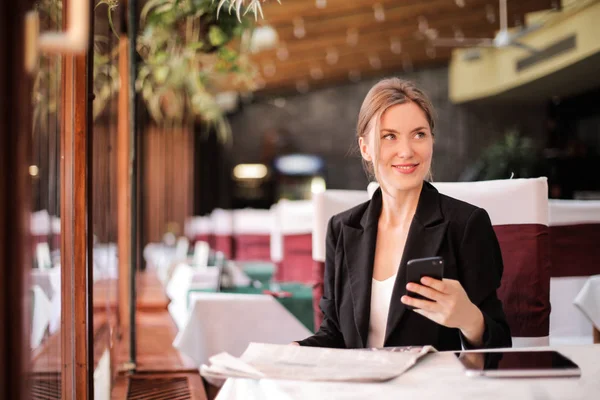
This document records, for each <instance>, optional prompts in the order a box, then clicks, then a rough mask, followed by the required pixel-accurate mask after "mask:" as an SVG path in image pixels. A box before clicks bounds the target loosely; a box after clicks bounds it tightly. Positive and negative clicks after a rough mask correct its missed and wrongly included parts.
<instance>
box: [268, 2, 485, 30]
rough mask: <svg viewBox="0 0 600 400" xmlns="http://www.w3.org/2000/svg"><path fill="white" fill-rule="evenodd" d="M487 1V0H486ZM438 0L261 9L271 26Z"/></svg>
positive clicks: (285, 5) (283, 4)
mask: <svg viewBox="0 0 600 400" xmlns="http://www.w3.org/2000/svg"><path fill="white" fill-rule="evenodd" d="M441 1H443V2H447V3H453V4H454V7H456V8H459V7H458V6H457V5H456V3H455V2H454V0H441ZM487 1H489V0H487ZM439 2H440V0H401V1H399V0H379V1H377V2H373V1H364V0H327V6H326V7H325V8H317V6H316V1H315V0H285V1H282V2H281V4H278V3H277V2H276V1H270V2H268V3H265V4H264V5H263V10H264V14H265V18H266V19H267V22H268V23H269V24H270V25H272V26H277V25H280V24H281V25H285V24H289V23H290V16H297V17H302V18H305V19H307V20H310V19H317V20H318V19H323V18H331V17H335V16H336V15H340V14H355V13H357V12H358V13H365V12H371V13H373V12H374V10H373V5H374V4H375V3H379V4H380V5H381V6H382V7H383V9H384V10H388V9H389V8H392V7H396V6H398V4H399V3H402V5H405V6H409V5H413V4H419V3H439Z"/></svg>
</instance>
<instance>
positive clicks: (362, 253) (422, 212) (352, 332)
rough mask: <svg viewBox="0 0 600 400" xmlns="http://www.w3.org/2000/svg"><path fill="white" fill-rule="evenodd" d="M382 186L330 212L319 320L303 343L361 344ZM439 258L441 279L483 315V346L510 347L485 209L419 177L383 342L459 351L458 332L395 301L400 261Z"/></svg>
mask: <svg viewBox="0 0 600 400" xmlns="http://www.w3.org/2000/svg"><path fill="white" fill-rule="evenodd" d="M381 204H382V200H381V189H378V190H377V191H376V192H375V194H374V195H373V198H372V199H371V200H370V201H367V202H366V203H363V204H360V205H358V206H356V207H354V208H351V209H350V210H347V211H345V212H343V213H341V214H338V215H335V216H333V217H332V218H331V219H330V221H329V226H328V228H327V247H326V260H325V278H324V291H323V298H322V299H321V301H320V307H321V309H322V310H323V323H322V324H321V327H320V329H319V331H318V332H317V333H315V334H314V335H313V336H310V337H309V338H307V339H304V340H302V341H299V343H300V345H303V346H319V347H337V348H364V347H365V346H366V345H367V335H368V333H369V319H370V312H371V284H372V278H373V262H374V258H375V242H376V240H377V226H378V221H379V215H380V213H381ZM433 256H441V257H443V258H444V264H445V266H444V277H445V278H449V279H456V280H458V281H460V283H461V285H462V286H463V288H464V289H465V291H466V292H467V294H468V296H469V298H470V300H471V301H472V302H473V303H474V304H475V305H477V306H478V307H479V309H480V310H481V311H482V312H483V316H484V320H485V333H484V337H483V342H484V343H483V346H482V347H484V348H491V347H510V346H511V338H510V329H509V327H508V324H507V323H506V317H505V316H504V311H503V310H502V303H501V302H500V300H499V299H498V297H497V296H496V289H497V288H498V287H499V286H500V279H501V278H502V269H503V266H502V255H501V253H500V246H499V245H498V240H497V238H496V235H495V233H494V230H493V228H492V224H491V221H490V218H489V216H488V214H487V212H486V211H485V210H483V209H481V208H478V207H475V206H473V205H471V204H468V203H465V202H462V201H459V200H456V199H453V198H451V197H448V196H445V195H442V194H440V193H439V192H438V191H437V189H435V188H434V187H433V186H432V185H431V184H429V183H427V182H425V183H424V184H423V189H422V191H421V195H420V197H419V204H418V205H417V210H416V212H415V216H414V218H413V221H412V223H411V225H410V229H409V232H408V237H407V239H406V245H405V249H404V254H403V255H402V261H401V262H400V268H399V270H398V275H397V277H396V282H395V283H394V289H393V292H392V302H391V304H390V310H389V315H388V321H387V329H386V334H385V342H384V346H423V345H433V346H434V347H435V348H436V349H438V350H460V349H461V343H462V344H463V346H464V347H465V348H470V347H471V346H469V344H468V343H467V341H466V340H464V338H463V337H462V334H461V333H460V330H459V329H452V328H446V327H444V326H442V325H439V324H437V323H435V322H433V321H431V320H429V319H427V318H425V317H423V316H421V315H419V314H417V313H415V312H412V311H410V310H407V309H406V307H405V306H404V304H403V303H402V302H401V301H400V298H401V297H402V295H404V294H405V293H406V283H407V281H406V263H407V262H408V261H409V260H411V259H415V258H423V257H433Z"/></svg>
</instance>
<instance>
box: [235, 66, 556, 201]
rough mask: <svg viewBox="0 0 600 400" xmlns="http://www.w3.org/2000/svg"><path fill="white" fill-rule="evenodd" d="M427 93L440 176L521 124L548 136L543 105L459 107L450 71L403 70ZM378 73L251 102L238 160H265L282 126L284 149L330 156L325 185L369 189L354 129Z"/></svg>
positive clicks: (239, 128)
mask: <svg viewBox="0 0 600 400" xmlns="http://www.w3.org/2000/svg"><path fill="white" fill-rule="evenodd" d="M400 77H402V78H405V79H410V80H413V81H415V82H417V84H418V85H419V86H420V87H421V88H422V89H423V90H424V91H425V92H426V93H427V94H428V95H429V97H430V98H431V100H432V102H433V104H434V106H435V107H436V110H437V114H438V118H437V125H436V143H435V152H434V161H433V175H434V179H435V180H437V181H454V180H458V178H459V176H460V175H461V173H462V172H463V171H464V170H465V168H466V167H467V166H468V165H470V164H471V163H472V162H473V161H474V160H475V159H477V157H478V155H479V154H480V152H481V151H482V149H484V148H485V147H487V146H488V145H489V144H491V143H493V142H494V141H495V140H497V139H498V138H500V137H501V136H503V135H504V133H505V132H506V130H507V129H510V128H512V127H517V128H519V129H520V131H521V132H522V133H523V134H525V135H529V136H532V137H534V138H536V139H538V140H541V139H542V138H543V137H544V136H543V135H545V133H544V132H545V122H544V121H545V120H546V108H545V104H543V103H539V104H518V105H517V104H507V103H503V104H470V105H454V104H452V103H451V102H450V100H449V99H448V69H447V68H435V69H427V70H420V71H415V72H412V73H410V74H402V75H401V76H400ZM377 81H378V79H370V80H365V81H363V82H359V83H356V84H348V85H343V86H337V87H332V88H327V89H322V90H318V91H314V92H310V93H307V94H297V95H290V96H287V97H280V98H276V99H275V98H273V99H262V100H258V101H255V102H253V103H251V104H246V105H244V106H243V107H242V109H241V110H240V111H239V112H237V113H236V114H234V115H232V116H231V118H230V122H231V125H232V129H233V146H232V161H233V164H234V165H235V164H238V163H242V162H264V144H263V143H264V137H265V134H267V133H268V132H272V131H273V130H276V131H278V132H279V134H280V140H282V141H284V143H279V147H280V148H286V149H288V150H290V151H296V152H303V153H314V154H318V155H320V156H322V157H323V158H324V159H325V162H326V167H327V187H328V188H330V189H364V188H365V187H366V184H367V179H366V176H365V173H364V172H363V169H362V165H361V162H360V156H359V155H358V154H357V153H352V154H349V152H350V150H351V149H353V148H354V146H355V143H356V139H355V127H356V121H357V118H358V112H359V109H360V105H361V103H362V101H363V98H364V97H365V95H366V94H367V92H368V91H369V89H370V88H371V86H373V84H375V83H376V82H377Z"/></svg>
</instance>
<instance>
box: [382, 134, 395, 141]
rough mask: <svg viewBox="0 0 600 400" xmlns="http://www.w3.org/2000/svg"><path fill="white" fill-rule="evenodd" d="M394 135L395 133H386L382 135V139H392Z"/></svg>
mask: <svg viewBox="0 0 600 400" xmlns="http://www.w3.org/2000/svg"><path fill="white" fill-rule="evenodd" d="M395 137H396V135H394V134H393V133H387V134H385V135H383V139H386V140H392V139H394V138H395Z"/></svg>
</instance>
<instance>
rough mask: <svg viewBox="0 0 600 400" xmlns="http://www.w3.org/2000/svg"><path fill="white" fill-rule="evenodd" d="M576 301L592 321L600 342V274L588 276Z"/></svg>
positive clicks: (596, 337) (597, 340) (595, 336)
mask: <svg viewBox="0 0 600 400" xmlns="http://www.w3.org/2000/svg"><path fill="white" fill-rule="evenodd" d="M574 303H575V305H576V306H577V308H579V309H580V310H581V312H582V313H583V314H584V315H585V316H586V318H587V319H588V320H589V321H590V322H591V324H592V326H593V329H594V341H595V342H596V343H598V342H600V275H595V276H591V277H590V278H588V280H587V281H586V283H585V285H583V288H581V291H580V292H579V294H578V295H577V297H576V298H575V301H574Z"/></svg>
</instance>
